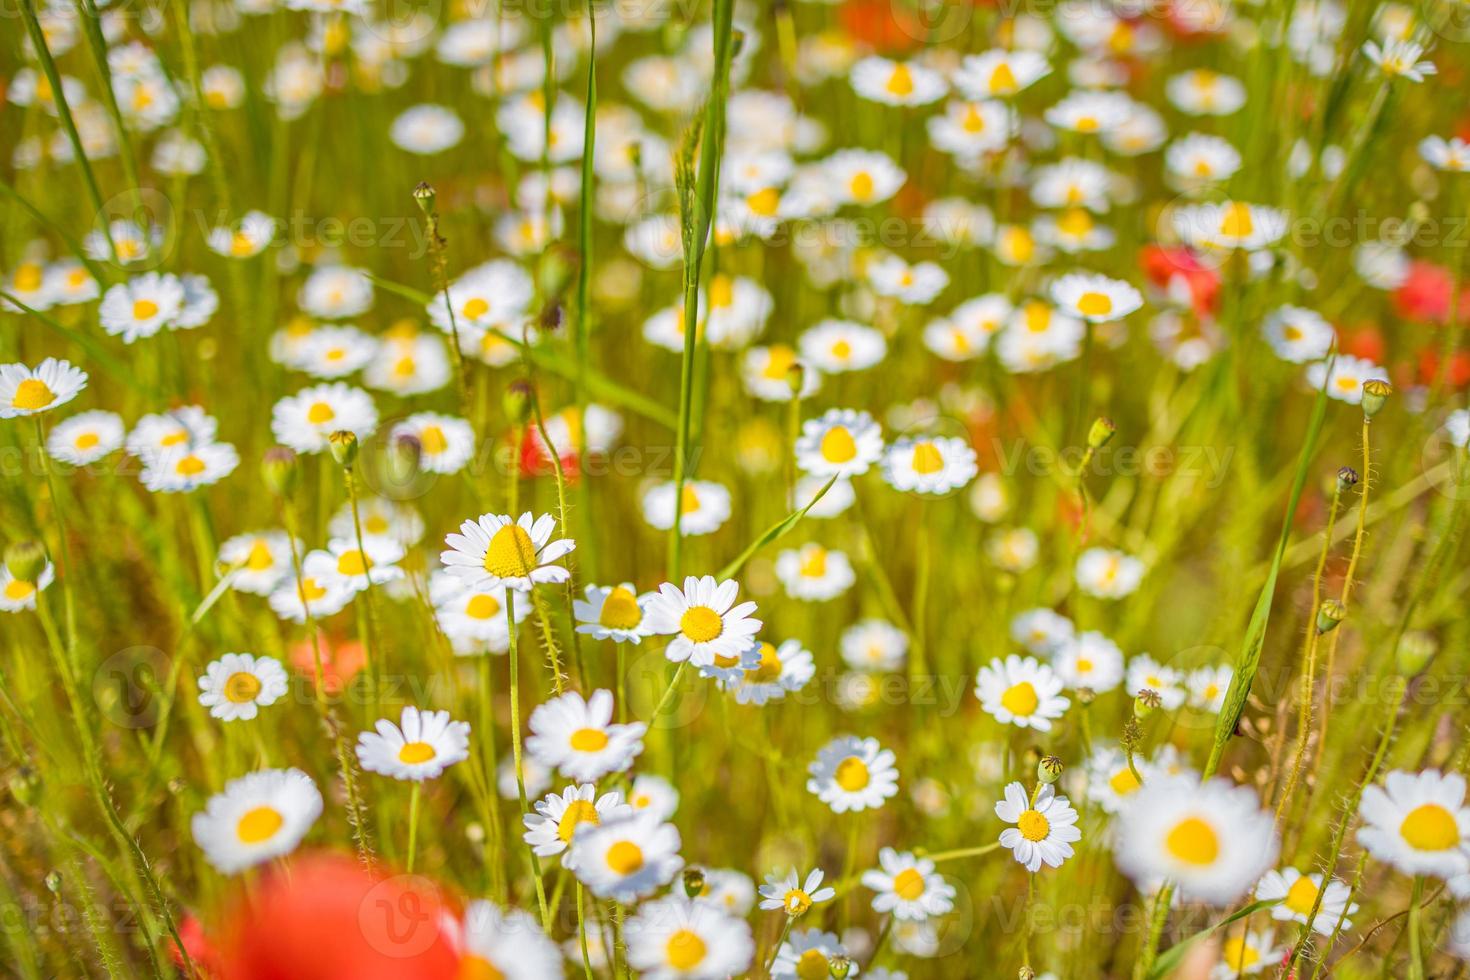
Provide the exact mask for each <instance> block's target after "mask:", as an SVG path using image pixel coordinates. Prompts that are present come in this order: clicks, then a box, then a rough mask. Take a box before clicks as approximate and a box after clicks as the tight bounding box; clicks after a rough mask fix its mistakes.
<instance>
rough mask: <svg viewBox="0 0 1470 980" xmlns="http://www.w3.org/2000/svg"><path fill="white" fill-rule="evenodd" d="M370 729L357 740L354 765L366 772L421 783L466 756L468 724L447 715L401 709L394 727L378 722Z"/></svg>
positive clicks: (468, 742)
mask: <svg viewBox="0 0 1470 980" xmlns="http://www.w3.org/2000/svg"><path fill="white" fill-rule="evenodd" d="M373 727H374V728H375V729H376V731H371V732H359V733H358V736H357V761H358V762H359V763H360V764H361V765H362V767H363V768H364V769H366V770H367V771H368V772H375V773H378V774H380V775H383V776H392V777H393V778H394V779H403V780H413V781H415V782H422V781H423V780H425V779H434V778H436V777H437V776H439V775H440V774H441V773H443V772H444V770H445V769H448V768H449V767H450V766H452V765H454V764H455V763H456V762H462V761H464V760H465V759H468V758H469V756H470V723H469V722H467V721H454V720H452V719H451V718H450V717H449V712H447V711H420V710H419V709H418V708H415V707H414V706H413V705H405V706H404V708H403V714H402V715H401V716H400V718H399V724H398V725H395V724H393V723H392V722H391V721H389V720H388V719H386V718H379V719H378V722H377V724H376V725H374V726H373Z"/></svg>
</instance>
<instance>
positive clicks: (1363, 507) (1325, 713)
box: [1312, 415, 1373, 770]
mask: <svg viewBox="0 0 1470 980" xmlns="http://www.w3.org/2000/svg"><path fill="white" fill-rule="evenodd" d="M1369 431H1370V424H1369V419H1368V417H1367V416H1366V415H1365V416H1364V417H1363V473H1362V478H1361V483H1362V488H1361V489H1360V490H1359V491H1358V529H1357V531H1356V532H1355V533H1354V534H1353V552H1352V557H1351V558H1349V559H1348V567H1347V575H1346V576H1345V577H1344V578H1343V580H1342V598H1341V599H1339V600H1338V601H1339V602H1341V603H1342V607H1343V608H1344V609H1348V608H1349V606H1348V600H1349V599H1350V598H1351V597H1352V593H1353V576H1354V575H1355V574H1356V573H1357V570H1358V558H1359V557H1360V556H1361V555H1362V554H1363V531H1364V529H1365V528H1366V527H1367V524H1368V487H1369V485H1370V484H1372V482H1373V468H1372V467H1373V457H1372V452H1371V447H1370V444H1369V441H1368V433H1369ZM1314 614H1315V613H1314ZM1342 633H1343V631H1342V630H1340V629H1338V630H1333V631H1332V638H1331V639H1330V640H1328V641H1327V666H1326V675H1327V676H1328V677H1329V678H1330V677H1332V669H1333V667H1334V666H1336V664H1337V644H1338V641H1339V640H1340V639H1341V637H1342ZM1331 719H1332V697H1331V695H1330V692H1329V695H1328V697H1326V698H1323V700H1322V734H1321V735H1320V736H1319V737H1318V739H1317V754H1316V757H1315V758H1314V759H1313V762H1312V768H1313V770H1316V769H1317V768H1318V767H1320V766H1321V764H1322V753H1323V751H1324V749H1325V747H1326V745H1327V726H1328V723H1329V722H1330V721H1331Z"/></svg>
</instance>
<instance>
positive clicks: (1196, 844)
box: [1164, 817, 1220, 867]
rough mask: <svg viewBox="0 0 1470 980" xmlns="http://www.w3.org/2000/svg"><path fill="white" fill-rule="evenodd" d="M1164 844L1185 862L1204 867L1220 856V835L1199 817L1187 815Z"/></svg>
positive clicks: (1171, 831) (1171, 852) (1175, 826)
mask: <svg viewBox="0 0 1470 980" xmlns="http://www.w3.org/2000/svg"><path fill="white" fill-rule="evenodd" d="M1164 846H1165V847H1166V848H1168V850H1169V853H1170V854H1171V855H1173V856H1174V857H1175V858H1176V859H1178V860H1180V861H1183V862H1184V863H1185V864H1193V865H1196V866H1198V867H1204V866H1205V865H1208V864H1213V863H1214V862H1215V859H1216V858H1218V857H1219V856H1220V837H1219V835H1218V834H1216V833H1215V828H1214V827H1211V826H1210V825H1209V824H1207V823H1205V822H1204V821H1203V820H1201V819H1200V818H1199V817H1185V818H1184V819H1183V820H1181V821H1179V822H1178V823H1177V824H1175V825H1174V829H1172V830H1170V831H1169V835H1168V836H1167V837H1166V838H1164Z"/></svg>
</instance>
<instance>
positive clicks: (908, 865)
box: [861, 847, 955, 922]
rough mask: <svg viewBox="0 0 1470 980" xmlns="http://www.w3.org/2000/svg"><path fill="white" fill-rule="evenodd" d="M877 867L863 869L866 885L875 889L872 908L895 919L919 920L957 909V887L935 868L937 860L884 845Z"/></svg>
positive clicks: (863, 878) (864, 883) (864, 884)
mask: <svg viewBox="0 0 1470 980" xmlns="http://www.w3.org/2000/svg"><path fill="white" fill-rule="evenodd" d="M878 865H879V866H878V867H877V868H873V869H871V870H869V871H864V872H863V876H862V879H861V880H862V884H863V887H864V888H866V889H868V890H869V891H872V892H875V893H876V894H875V895H874V896H873V911H874V912H877V913H878V914H879V915H882V914H884V913H888V912H891V913H892V914H893V917H894V918H895V919H902V920H905V921H911V922H912V921H919V920H923V919H931V918H934V917H935V916H940V915H944V914H945V913H947V912H949V911H950V910H951V909H953V908H954V897H955V888H954V886H953V885H951V884H950V883H949V882H947V881H945V880H944V877H943V876H942V875H940V874H939V873H938V872H937V871H935V870H934V862H933V861H931V860H929V859H928V858H926V857H918V856H916V855H914V854H913V853H911V852H909V851H903V852H899V851H895V850H894V849H893V848H891V847H885V848H883V849H882V850H880V851H879V852H878Z"/></svg>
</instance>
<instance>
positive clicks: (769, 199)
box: [745, 187, 781, 218]
mask: <svg viewBox="0 0 1470 980" xmlns="http://www.w3.org/2000/svg"><path fill="white" fill-rule="evenodd" d="M745 206H746V207H748V208H750V210H751V212H752V213H753V214H757V215H759V216H761V217H762V218H773V217H775V215H776V212H777V210H779V209H780V207H781V192H780V191H778V190H776V188H774V187H763V188H761V189H760V190H758V191H756V192H755V193H754V194H751V195H750V196H749V197H747V198H746V199H745Z"/></svg>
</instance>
